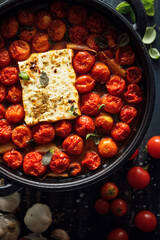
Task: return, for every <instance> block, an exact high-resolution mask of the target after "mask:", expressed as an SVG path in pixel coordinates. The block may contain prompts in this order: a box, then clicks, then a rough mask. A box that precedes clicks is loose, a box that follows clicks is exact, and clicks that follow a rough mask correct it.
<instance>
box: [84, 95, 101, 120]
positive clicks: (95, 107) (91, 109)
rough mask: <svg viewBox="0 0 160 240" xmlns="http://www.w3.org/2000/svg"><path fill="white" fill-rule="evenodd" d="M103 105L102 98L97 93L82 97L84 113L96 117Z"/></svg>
mask: <svg viewBox="0 0 160 240" xmlns="http://www.w3.org/2000/svg"><path fill="white" fill-rule="evenodd" d="M100 105H101V98H100V96H99V95H98V94H97V93H94V92H91V93H86V94H84V95H83V96H82V103H81V111H82V113H84V114H86V115H89V116H94V115H96V114H98V112H99V107H100Z"/></svg>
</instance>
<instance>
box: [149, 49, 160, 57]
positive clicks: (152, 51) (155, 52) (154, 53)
mask: <svg viewBox="0 0 160 240" xmlns="http://www.w3.org/2000/svg"><path fill="white" fill-rule="evenodd" d="M149 55H150V57H151V58H153V59H158V58H160V52H159V51H158V49H156V48H152V46H150V49H149Z"/></svg>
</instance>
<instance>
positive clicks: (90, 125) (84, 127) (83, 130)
mask: <svg viewBox="0 0 160 240" xmlns="http://www.w3.org/2000/svg"><path fill="white" fill-rule="evenodd" d="M74 129H75V131H76V133H77V134H78V135H79V136H81V137H85V136H86V135H87V134H88V133H93V132H94V130H95V124H94V121H93V119H92V118H90V117H88V116H80V117H78V118H77V119H76V121H75V124H74Z"/></svg>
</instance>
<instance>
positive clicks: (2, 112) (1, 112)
mask: <svg viewBox="0 0 160 240" xmlns="http://www.w3.org/2000/svg"><path fill="white" fill-rule="evenodd" d="M5 112H6V109H5V107H4V106H3V105H2V104H0V119H3V118H4V117H5Z"/></svg>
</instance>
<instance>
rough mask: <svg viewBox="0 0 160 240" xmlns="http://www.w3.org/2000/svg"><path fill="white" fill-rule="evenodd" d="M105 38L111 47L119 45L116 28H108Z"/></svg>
mask: <svg viewBox="0 0 160 240" xmlns="http://www.w3.org/2000/svg"><path fill="white" fill-rule="evenodd" d="M105 38H107V41H108V47H109V48H116V47H117V40H118V34H117V32H116V30H115V29H108V31H107V33H106V34H105Z"/></svg>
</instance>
